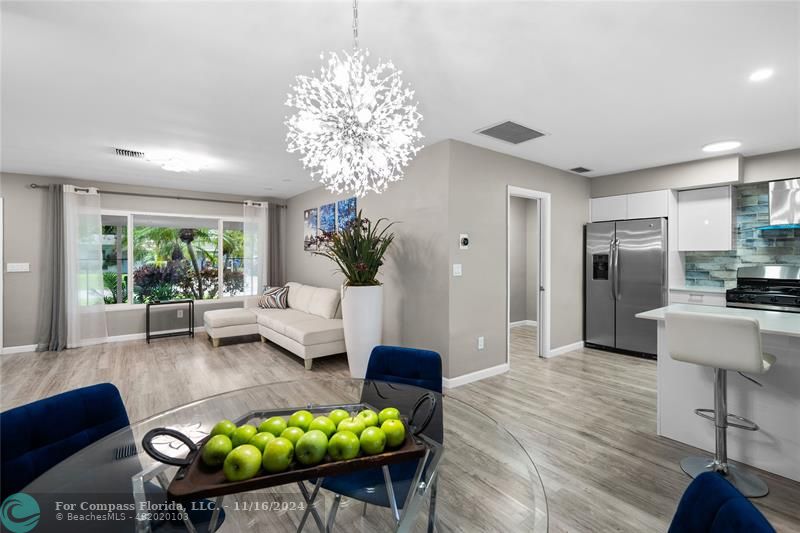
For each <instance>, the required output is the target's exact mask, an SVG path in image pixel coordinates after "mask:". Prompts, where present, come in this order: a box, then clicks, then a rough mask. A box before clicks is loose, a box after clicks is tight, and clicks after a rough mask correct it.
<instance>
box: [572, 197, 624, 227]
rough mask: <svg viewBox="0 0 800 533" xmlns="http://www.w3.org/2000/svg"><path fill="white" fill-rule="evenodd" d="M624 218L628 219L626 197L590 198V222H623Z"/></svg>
mask: <svg viewBox="0 0 800 533" xmlns="http://www.w3.org/2000/svg"><path fill="white" fill-rule="evenodd" d="M583 205H586V204H583ZM626 218H628V198H627V195H624V194H623V195H621V196H606V197H605V198H592V222H603V221H606V220H625V219H626Z"/></svg>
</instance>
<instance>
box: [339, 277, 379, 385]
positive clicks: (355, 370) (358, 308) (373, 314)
mask: <svg viewBox="0 0 800 533" xmlns="http://www.w3.org/2000/svg"><path fill="white" fill-rule="evenodd" d="M342 319H343V322H344V343H345V346H346V347H347V364H348V365H349V366H350V375H351V376H352V377H354V378H361V379H363V378H364V376H365V375H366V374H367V364H368V363H369V356H370V354H371V353H372V349H373V348H374V347H375V346H377V345H379V344H380V343H381V336H382V333H383V287H382V286H381V285H373V286H369V287H348V286H346V285H345V286H342Z"/></svg>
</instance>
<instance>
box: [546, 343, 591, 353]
mask: <svg viewBox="0 0 800 533" xmlns="http://www.w3.org/2000/svg"><path fill="white" fill-rule="evenodd" d="M581 348H583V341H578V342H573V343H572V344H567V345H566V346H559V347H558V348H553V349H551V350H550V351H549V352H548V353H547V355H545V357H555V356H557V355H561V354H565V353H569V352H574V351H575V350H580V349H581Z"/></svg>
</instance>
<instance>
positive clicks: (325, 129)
mask: <svg viewBox="0 0 800 533" xmlns="http://www.w3.org/2000/svg"><path fill="white" fill-rule="evenodd" d="M320 59H322V60H323V61H324V63H323V64H322V67H321V68H320V72H319V74H318V75H315V74H314V73H313V72H312V75H311V76H297V78H296V83H297V84H296V85H295V86H294V87H293V88H292V92H291V93H289V95H288V97H287V100H286V105H287V106H289V107H293V108H295V109H296V112H295V114H294V115H292V116H291V117H288V118H287V119H286V121H285V124H286V126H287V127H288V129H289V133H288V134H287V135H286V141H287V144H288V147H287V151H289V152H299V153H300V155H301V157H300V161H301V162H302V163H303V166H304V167H305V168H306V169H309V170H310V171H311V177H312V178H314V179H317V180H318V181H319V182H320V183H322V184H323V185H325V187H326V188H327V189H328V190H329V191H331V192H333V193H337V194H338V193H352V194H355V195H356V196H359V197H363V196H364V195H366V194H367V193H368V192H369V191H374V192H376V193H379V194H380V193H381V192H383V191H384V190H386V188H387V187H388V185H389V183H391V182H393V181H398V180H400V179H402V177H403V169H404V167H406V166H407V165H408V163H409V162H410V161H411V159H412V158H413V157H414V156H415V155H416V154H417V152H418V151H419V150H420V149H421V148H422V145H421V144H420V140H421V139H422V133H420V131H419V124H420V122H421V121H422V115H421V114H420V113H419V112H418V111H417V104H416V103H415V102H413V98H414V91H413V90H411V88H409V87H408V86H407V85H405V84H404V83H403V80H402V79H401V78H400V75H401V74H402V71H400V70H398V69H397V68H396V67H395V65H394V63H392V61H381V60H380V59H379V60H378V62H377V64H376V65H375V66H371V65H370V64H369V63H368V59H369V51H368V50H364V49H362V48H360V47H359V44H358V0H354V1H353V52H352V53H351V54H348V53H347V52H342V56H341V57H340V56H339V55H338V54H337V53H335V52H330V53H329V54H328V59H327V61H325V56H324V55H323V54H320Z"/></svg>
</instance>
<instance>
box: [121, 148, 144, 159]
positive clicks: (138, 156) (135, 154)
mask: <svg viewBox="0 0 800 533" xmlns="http://www.w3.org/2000/svg"><path fill="white" fill-rule="evenodd" d="M114 150H115V151H116V153H117V155H118V156H120V157H134V158H136V159H144V152H136V151H134V150H125V149H124V148H114Z"/></svg>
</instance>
